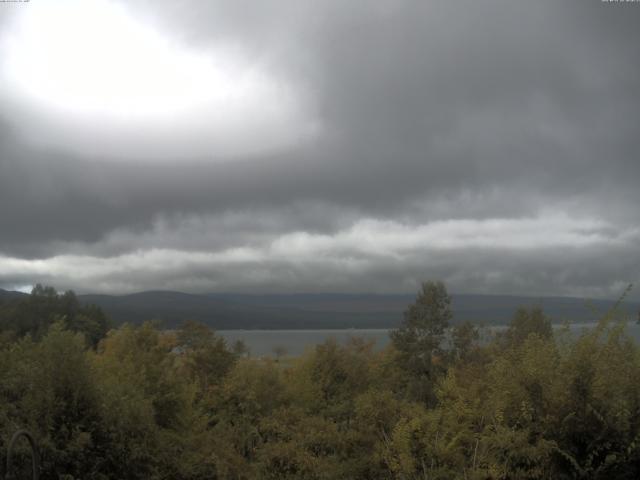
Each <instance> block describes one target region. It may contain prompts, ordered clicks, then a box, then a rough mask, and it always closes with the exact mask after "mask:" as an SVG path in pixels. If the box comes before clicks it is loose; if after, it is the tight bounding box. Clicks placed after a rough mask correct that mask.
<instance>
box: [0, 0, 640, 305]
mask: <svg viewBox="0 0 640 480" xmlns="http://www.w3.org/2000/svg"><path fill="white" fill-rule="evenodd" d="M128 6H129V8H130V10H131V12H132V14H133V15H139V16H140V18H144V19H145V20H147V21H148V22H150V23H151V24H152V25H154V26H155V27H156V28H158V29H160V30H161V31H163V32H166V33H167V35H171V37H172V38H174V39H176V41H177V42H179V43H181V44H184V45H187V46H189V47H191V48H197V49H202V50H203V51H206V50H207V49H211V48H215V46H216V45H217V44H219V43H220V42H225V43H230V44H233V45H236V46H237V47H238V48H240V49H241V50H242V51H243V52H245V54H246V55H247V56H248V58H250V59H254V60H255V61H257V62H259V63H260V65H263V66H264V67H265V68H266V69H268V70H271V71H274V72H277V74H278V76H279V77H282V78H286V79H289V80H291V82H292V84H293V85H295V86H296V88H297V89H298V90H299V91H300V92H303V94H304V95H305V96H306V97H309V98H310V99H311V104H312V109H313V112H312V114H310V115H311V116H313V117H314V118H316V120H317V121H318V122H319V124H320V133H319V135H318V136H317V137H315V138H314V139H312V140H309V141H307V142H303V143H300V144H297V145H295V146H291V147H288V148H283V149H280V150H278V151H276V152H270V153H268V154H264V155H252V156H249V157H240V158H235V157H225V156H220V155H217V156H216V158H211V159H209V158H203V156H202V154H201V152H195V151H194V152H191V151H189V149H186V150H185V152H184V154H183V155H180V156H179V157H176V158H175V159H172V160H166V159H164V160H163V161H154V159H153V158H149V159H147V160H140V159H139V158H137V159H136V160H135V161H127V160H126V159H122V158H120V159H118V160H113V159H112V158H111V157H113V156H114V155H115V154H114V152H112V151H110V150H109V148H108V147H107V148H104V149H101V150H100V151H97V152H93V153H92V155H91V157H92V158H90V159H87V158H85V157H86V155H82V154H78V153H77V152H75V153H74V152H73V151H72V150H71V149H69V150H65V148H64V146H62V147H61V146H57V147H56V148H55V149H52V148H45V147H42V146H36V145H35V144H34V143H33V142H31V141H27V140H25V139H24V136H25V132H24V131H21V130H20V129H21V128H22V129H23V130H24V126H19V125H15V123H16V122H15V121H12V118H13V115H12V113H16V114H17V112H12V111H10V110H7V109H5V110H4V111H1V112H0V116H1V117H2V120H3V122H4V124H3V125H4V126H3V128H2V132H0V218H2V222H3V229H2V234H1V235H0V254H1V255H4V257H6V258H14V259H16V260H17V259H50V258H54V257H56V255H76V256H79V257H78V258H76V259H73V260H69V262H70V263H73V262H76V261H77V262H79V264H83V263H82V262H83V260H82V258H80V257H82V256H85V257H86V258H85V260H84V262H86V263H85V265H86V269H87V271H91V272H94V270H95V272H96V273H88V275H89V277H90V278H91V279H92V281H94V282H95V284H96V289H103V290H112V291H124V290H127V289H136V290H138V289H142V288H158V287H162V288H180V289H187V290H203V291H206V290H214V289H230V288H235V289H239V290H243V289H244V290H247V289H248V290H252V289H253V290H260V289H266V290H269V289H271V290H278V289H283V290H291V289H294V290H300V289H302V290H327V289H329V290H331V289H334V288H337V289H341V290H350V291H354V290H356V291H357V290H362V289H364V290H366V289H372V290H376V291H394V290H398V289H399V290H405V291H406V290H413V288H414V287H415V284H416V282H418V281H419V280H420V279H421V278H423V277H425V276H427V277H441V278H444V279H446V280H448V281H450V283H451V284H452V286H453V288H454V289H458V290H465V291H470V292H471V291H492V292H504V293H529V292H532V293H533V292H535V293H551V292H557V293H567V294H580V293H585V294H594V295H603V294H609V293H611V290H612V289H613V290H615V289H616V288H618V287H619V285H620V284H621V282H625V281H633V280H636V279H637V276H638V274H637V270H638V268H639V267H640V248H639V247H637V246H636V244H637V243H636V242H635V241H636V240H637V225H638V222H639V221H640V215H639V214H638V210H637V205H638V204H639V202H640V194H639V193H638V191H639V189H637V187H636V183H637V180H638V179H639V178H640V162H639V161H638V160H637V158H636V156H637V151H638V135H637V129H638V125H640V122H639V121H638V120H639V119H638V106H639V102H638V87H640V83H639V80H638V79H639V78H640V63H638V62H637V61H636V56H637V55H636V52H637V44H638V41H639V40H640V33H638V29H637V23H638V20H640V7H639V6H637V5H634V4H624V3H621V4H609V3H602V2H600V1H587V2H584V1H569V2H553V1H539V2H508V1H496V0H492V1H488V2H472V1H463V2H425V1H415V2H409V1H407V2H384V1H381V2H375V3H371V2H369V1H367V2H364V1H362V2H360V1H356V2H348V3H345V2H338V1H335V2H319V3H317V4H314V5H309V4H303V3H301V2H295V1H281V2H267V1H261V2H226V1H217V2H208V3H206V4H203V3H202V2H176V1H172V2H168V1H167V2H161V1H160V2H158V1H155V2H146V1H137V2H131V3H130V4H128ZM2 21H3V20H2V17H0V25H2ZM12 108H15V107H12ZM96 128H99V126H96ZM36 133H37V132H36ZM33 135H34V133H33V132H31V136H32V137H33ZM36 136H37V135H36ZM144 154H145V152H140V155H141V156H144ZM151 157H152V156H151ZM557 213H562V214H563V215H564V216H565V217H563V218H566V219H567V225H566V226H564V225H563V223H562V222H561V221H560V222H559V221H557V217H556V216H554V215H555V214H557ZM491 219H510V220H511V221H513V222H515V223H514V225H515V226H516V227H515V229H514V228H511V227H510V226H509V225H506V226H505V227H504V235H503V239H506V240H509V239H511V238H514V235H515V233H514V231H515V230H517V225H518V223H517V222H518V221H521V220H522V219H538V220H539V223H538V224H536V225H537V226H538V227H539V228H541V229H545V228H547V229H550V231H549V232H548V236H549V237H550V238H558V242H559V243H558V245H559V248H560V249H559V250H558V249H554V247H553V246H552V245H536V244H535V243H531V244H528V245H527V246H526V248H521V249H515V250H514V249H511V248H509V245H508V242H507V243H505V242H504V241H500V238H501V235H500V233H499V232H498V231H494V230H491V233H487V234H486V235H488V237H487V238H490V240H489V243H491V242H494V243H496V244H498V247H496V248H491V249H489V250H486V249H487V248H489V247H488V246H487V245H486V244H485V243H486V242H484V243H483V241H481V240H478V239H477V238H476V239H475V240H473V241H471V240H469V241H468V242H466V243H465V242H463V243H462V244H459V245H457V246H456V247H452V248H450V249H445V250H446V251H445V252H444V253H443V252H442V251H441V250H439V249H438V248H433V247H432V245H430V244H425V245H424V246H423V247H421V248H414V249H413V250H411V249H410V250H407V249H406V247H401V246H398V247H394V246H389V248H388V249H387V250H385V251H384V252H377V253H376V254H375V255H373V254H371V255H370V254H366V255H365V254H363V255H364V256H365V257H366V259H365V260H362V261H360V263H358V262H356V263H357V265H355V266H352V268H351V269H350V267H349V266H348V264H347V263H348V262H347V261H348V260H349V259H353V258H358V252H359V251H360V250H361V249H359V248H358V247H357V244H358V242H360V241H365V240H366V239H367V238H369V237H368V236H371V235H374V236H375V235H376V234H378V233H380V231H379V230H378V229H377V228H374V229H370V230H367V229H366V228H365V229H364V230H363V231H360V230H357V229H356V233H353V228H354V225H358V222H362V221H369V220H371V221H383V222H384V221H392V222H395V223H394V224H393V225H392V226H391V227H389V228H390V230H391V231H397V232H398V239H397V240H396V241H397V242H398V243H401V242H402V240H401V239H402V238H403V237H406V236H407V235H409V236H410V235H411V234H412V231H415V230H419V229H420V228H424V227H425V226H428V225H432V224H433V222H438V221H446V220H451V221H465V220H474V221H479V222H483V221H491ZM571 219H578V224H575V225H573V224H571V225H569V223H570V220H571ZM580 221H585V222H587V224H589V225H591V224H590V223H589V222H596V223H598V222H599V223H598V228H600V229H602V230H603V231H605V232H606V235H602V236H601V237H598V239H597V241H593V242H591V243H589V244H588V247H585V246H580V239H581V238H583V237H584V238H592V237H589V235H591V233H590V232H586V233H585V232H584V231H583V230H581V229H582V228H583V227H584V226H583V225H582V224H580V223H579V222H580ZM483 225H485V224H483V223H480V224H478V229H479V230H482V228H484V227H483ZM565 227H566V228H565ZM584 228H587V227H584ZM589 228H591V227H589ZM594 228H595V227H594ZM406 229H408V230H406ZM383 230H384V229H383ZM587 230H588V228H587ZM437 231H439V230H437ZM345 232H347V233H345ZM348 232H351V233H348ZM567 232H569V233H571V234H572V235H574V234H575V235H576V236H575V237H571V238H572V239H573V241H575V245H574V246H573V247H572V246H571V245H569V244H567V243H566V242H564V241H562V238H564V237H562V235H564V234H566V233H567ZM302 233H306V234H309V235H312V236H313V235H316V236H324V237H326V242H327V245H325V244H322V245H320V246H318V245H316V246H315V247H314V248H310V249H307V250H305V254H304V255H302V256H301V257H300V258H298V260H297V261H296V260H295V259H294V260H287V259H286V258H280V257H279V256H278V254H276V253H274V248H275V247H274V245H277V244H278V242H279V241H282V239H283V238H284V239H285V240H286V242H288V241H289V240H291V237H290V236H291V235H296V234H302ZM582 234H584V235H583V236H580V235H582ZM344 235H346V236H347V237H348V238H349V239H350V240H349V242H348V243H349V245H350V246H349V249H351V250H349V252H348V253H345V252H344V251H343V250H341V248H342V247H340V245H342V244H341V243H340V242H341V240H340V238H341V236H344ZM349 235H351V236H349ZM459 235H462V233H460V232H458V231H457V230H452V231H449V230H447V231H446V232H443V233H442V238H443V239H445V240H446V241H449V242H451V243H452V244H455V243H456V241H457V240H458V239H459V238H460V237H459ZM464 235H471V234H470V233H469V232H467V231H466V230H465V233H464ZM324 237H323V238H324ZM561 237H562V238H561ZM420 238H422V237H420ZM424 238H425V242H434V238H433V237H432V236H431V234H429V235H427V236H426V237H424ZM465 238H466V237H465ZM298 240H299V241H301V242H305V241H307V242H308V241H311V242H313V241H314V240H313V239H311V240H310V239H309V238H306V237H305V238H302V239H301V240H300V239H298ZM298 240H296V241H298ZM323 241H324V240H323ZM286 242H285V243H286ZM478 242H479V243H480V245H479V246H478ZM287 244H288V243H287ZM238 248H240V249H241V248H247V249H250V251H251V252H252V253H251V255H249V256H248V257H246V258H245V257H242V261H239V260H238V259H237V258H235V257H234V255H235V254H230V253H229V252H230V251H231V252H233V249H238ZM412 248H413V247H412ZM149 249H158V251H160V252H163V253H161V254H160V257H161V258H162V259H163V260H162V261H165V262H168V263H169V264H171V262H170V261H168V259H169V258H174V259H176V260H175V265H176V266H175V268H174V269H171V268H169V269H168V270H167V271H164V272H163V273H158V272H157V271H154V269H153V268H150V267H149V266H148V264H146V263H145V261H146V262H151V261H152V260H153V259H154V258H155V257H146V260H141V258H142V257H135V258H133V257H127V255H132V252H139V251H141V250H142V251H144V250H149ZM276 250H277V249H276ZM410 251H414V253H413V254H412V253H410ZM203 252H206V253H209V254H213V255H220V256H221V257H220V258H218V257H216V258H214V259H210V258H209V259H205V260H203V259H199V257H197V255H199V254H201V253H203ZM189 255H196V257H189ZM229 255H231V258H233V260H229V258H228V257H229ZM318 255H320V257H321V258H323V259H324V260H325V261H324V262H321V263H318V262H314V261H312V260H313V258H314V256H318ZM181 256H182V257H181ZM61 258H62V257H61ZM65 258H66V257H65ZM83 258H84V257H83ZM102 258H110V259H111V260H110V262H112V263H113V264H114V265H116V264H117V265H121V264H122V265H124V264H126V262H129V263H130V264H132V265H136V266H137V270H136V269H133V270H131V269H126V268H124V267H123V268H122V269H120V268H113V269H111V270H108V269H106V267H104V266H102V265H96V264H100V262H101V260H100V259H102ZM180 258H181V260H180ZM434 258H436V259H437V260H434ZM199 260H203V261H201V262H200V263H199ZM137 262H139V263H137ZM345 262H347V263H345ZM199 264H200V265H201V267H198V265H199ZM20 265H22V264H20ZM31 267H32V265H31V266H29V267H28V268H27V266H24V268H23V267H15V266H14V267H11V268H13V270H12V272H13V273H7V274H5V275H4V276H0V284H4V285H19V284H22V283H30V282H32V281H34V279H35V280H38V279H40V278H42V277H44V278H45V279H49V280H50V281H51V282H55V283H57V284H60V285H63V286H69V287H75V288H82V287H81V283H82V282H80V281H78V280H77V278H78V273H77V271H75V270H74V271H67V270H65V269H64V268H63V267H64V265H61V264H58V263H56V264H55V265H53V264H52V265H51V266H50V267H46V268H50V269H52V270H51V273H50V275H47V273H48V272H47V271H43V270H37V269H36V270H33V269H32V270H30V268H31ZM21 268H22V270H20V269H21ZM56 269H58V270H56ZM9 270H10V269H9V268H7V271H9ZM45 270H46V269H45ZM62 270H64V272H63V273H60V272H62ZM71 270H73V269H71ZM107 270H108V271H107ZM20 272H24V273H20ZM34 272H35V273H34ZM123 272H124V273H123ZM38 275H40V277H38V278H35V277H37V276H38ZM125 277H126V278H125Z"/></svg>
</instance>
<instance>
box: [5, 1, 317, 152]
mask: <svg viewBox="0 0 640 480" xmlns="http://www.w3.org/2000/svg"><path fill="white" fill-rule="evenodd" d="M0 51H1V52H2V57H1V58H2V59H3V60H2V61H1V62H0V65H1V66H2V67H1V69H2V71H3V72H4V75H5V80H6V81H8V82H9V84H10V85H11V86H12V87H13V89H14V90H16V91H18V92H20V93H21V95H20V97H21V100H22V101H23V102H24V103H26V104H27V105H28V107H29V108H30V111H31V118H30V121H33V118H34V117H36V118H37V120H38V121H41V120H42V119H43V118H46V119H48V121H49V122H50V123H52V124H56V125H59V124H60V122H62V123H63V124H66V125H67V126H68V130H69V132H70V131H74V132H75V133H77V132H78V129H83V128H87V124H88V125H89V127H95V128H96V129H97V130H99V131H100V132H99V134H96V135H94V136H93V137H94V138H93V141H92V142H89V143H90V144H92V145H94V146H95V145H96V142H95V140H96V137H99V136H100V135H102V136H103V137H102V138H106V139H108V141H106V142H104V144H105V145H108V144H111V143H112V140H116V138H113V137H114V136H115V137H118V136H120V137H123V138H121V140H123V141H121V142H117V143H118V144H119V145H122V146H123V149H124V150H122V151H116V152H114V153H115V154H116V155H124V156H127V155H132V154H133V155H135V154H136V153H138V154H139V155H138V156H146V155H149V152H151V156H153V154H154V153H155V152H167V149H168V150H169V153H170V154H175V153H179V152H180V151H181V149H182V148H183V147H184V146H185V145H191V146H196V147H197V148H195V150H194V151H193V152H192V153H193V155H195V156H198V155H206V154H208V153H213V154H221V153H222V154H242V153H251V151H252V150H253V151H264V150H268V149H273V148H278V147H281V146H283V145H286V144H289V143H292V142H296V141H299V140H300V139H301V138H303V137H305V136H308V134H309V133H310V132H312V130H314V127H313V125H312V124H313V122H312V121H308V120H307V119H305V118H303V117H304V116H305V115H304V112H303V110H304V109H303V107H302V105H301V103H302V102H301V101H300V99H299V98H297V97H298V96H297V95H296V94H295V92H294V91H293V89H292V88H291V87H290V86H288V85H286V84H284V83H283V82H282V81H279V79H276V78H274V76H273V75H271V74H270V73H269V72H268V71H267V70H266V69H265V68H263V67H261V66H260V65H258V64H256V63H255V62H250V61H249V60H248V59H247V58H244V57H243V56H242V54H241V52H240V51H239V50H238V49H233V48H230V47H221V48H219V49H217V50H215V51H213V52H197V51H190V50H188V49H187V48H185V47H184V46H181V45H178V44H176V43H174V42H172V41H171V39H170V38H168V37H164V36H163V35H161V34H160V33H158V32H157V31H155V30H154V29H152V28H151V27H149V26H147V25H145V24H144V23H141V22H139V21H138V20H136V19H135V18H134V17H132V16H131V15H130V14H129V12H128V11H127V10H126V9H125V8H124V7H123V6H121V5H119V4H116V3H113V2H110V1H107V0H59V1H56V2H32V4H30V5H29V6H28V7H27V8H24V9H22V10H21V11H20V12H18V15H17V16H16V17H15V18H14V21H13V23H12V24H11V25H10V28H9V29H8V31H7V33H6V34H5V35H4V36H3V37H2V39H1V40H0ZM0 73H1V72H0ZM296 125H298V126H299V127H297V128H292V127H295V126H296ZM300 126H301V127H300ZM58 128H59V127H58ZM132 128H135V129H136V130H137V131H136V135H135V137H133V136H131V135H130V132H131V129H132ZM138 129H143V130H144V132H143V133H142V134H141V132H140V130H138ZM69 132H66V134H65V132H64V131H61V132H57V133H56V135H55V136H56V137H57V138H62V139H63V140H66V141H68V142H70V143H72V144H73V143H74V142H73V138H74V135H70V134H69ZM128 132H129V133H128ZM145 132H146V134H145ZM85 133H86V132H85ZM75 136H76V137H77V135H75ZM247 137H249V138H252V139H253V141H254V143H253V144H252V143H251V142H247V140H246V139H247ZM168 141H174V145H175V147H176V148H171V146H170V145H164V143H167V142H168ZM158 142H159V143H160V145H159V147H160V148H153V147H152V145H153V144H156V143H158ZM101 143H103V142H100V141H98V142H97V145H100V144H101ZM71 146H72V147H75V148H76V149H80V150H82V149H83V145H71ZM84 147H86V145H84ZM173 150H176V151H175V152H173ZM140 152H144V153H140Z"/></svg>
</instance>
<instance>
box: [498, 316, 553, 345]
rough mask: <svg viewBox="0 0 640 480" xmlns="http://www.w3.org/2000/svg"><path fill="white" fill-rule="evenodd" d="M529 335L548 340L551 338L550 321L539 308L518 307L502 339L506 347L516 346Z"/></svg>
mask: <svg viewBox="0 0 640 480" xmlns="http://www.w3.org/2000/svg"><path fill="white" fill-rule="evenodd" d="M531 334H535V335H538V336H539V337H540V338H542V339H544V340H548V339H550V338H551V337H553V328H552V326H551V321H550V320H549V318H548V317H547V316H545V314H544V312H543V311H542V309H541V308H540V307H532V308H524V307H520V308H518V310H516V313H515V314H514V316H513V319H512V320H511V323H510V324H509V328H508V329H507V331H506V332H505V334H504V338H505V340H506V342H507V344H508V345H511V346H516V345H520V344H522V343H523V342H524V341H525V340H526V339H527V337H528V336H529V335H531Z"/></svg>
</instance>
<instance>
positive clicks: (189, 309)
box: [79, 291, 640, 330]
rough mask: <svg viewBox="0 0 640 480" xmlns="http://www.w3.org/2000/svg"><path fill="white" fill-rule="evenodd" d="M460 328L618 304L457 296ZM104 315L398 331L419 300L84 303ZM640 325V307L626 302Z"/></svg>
mask: <svg viewBox="0 0 640 480" xmlns="http://www.w3.org/2000/svg"><path fill="white" fill-rule="evenodd" d="M451 297H452V309H453V315H454V319H453V321H454V323H459V322H463V321H467V320H469V321H473V322H478V323H484V324H486V325H499V324H506V323H508V322H509V321H510V320H511V318H512V316H513V313H514V312H515V310H516V309H517V308H518V307H520V306H540V307H542V308H543V310H544V311H545V313H546V314H547V315H548V316H549V317H551V319H552V320H553V321H554V322H556V323H559V322H563V321H567V320H568V321H571V322H592V321H595V320H597V319H598V318H599V316H601V315H602V314H603V313H605V312H606V311H608V310H609V309H610V308H612V307H613V306H614V305H615V303H616V302H615V301H614V300H588V299H584V298H573V297H525V296H510V295H475V294H453V295H452V296H451ZM79 298H80V300H81V301H82V302H84V303H94V304H96V305H99V306H100V307H102V308H103V309H104V310H105V312H106V313H107V314H108V315H109V316H110V317H111V318H112V319H113V320H114V321H116V322H117V323H121V322H130V323H140V322H142V321H144V320H151V319H155V320H159V321H160V322H161V323H162V324H164V325H166V326H167V327H174V326H176V325H178V324H180V323H181V322H182V321H183V320H185V319H191V320H197V321H201V322H204V323H206V324H208V325H210V326H211V327H213V328H216V329H223V330H229V329H322V328H393V327H396V326H398V325H399V324H400V322H401V321H402V315H403V312H404V310H405V309H406V308H407V306H408V305H409V304H410V303H412V302H413V301H414V300H415V295H400V294H398V295H384V294H381V295H378V294H333V293H320V294H255V295H254V294H235V293H216V294H204V295H197V294H188V293H181V292H171V291H147V292H140V293H134V294H129V295H121V296H116V295H79ZM622 310H623V311H625V312H626V313H627V314H628V315H629V316H630V317H631V318H632V319H633V320H635V318H636V316H637V314H638V311H639V310H640V302H624V303H623V306H622Z"/></svg>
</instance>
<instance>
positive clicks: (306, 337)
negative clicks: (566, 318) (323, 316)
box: [217, 323, 640, 356]
mask: <svg viewBox="0 0 640 480" xmlns="http://www.w3.org/2000/svg"><path fill="white" fill-rule="evenodd" d="M594 326H595V324H594V323H576V324H572V325H571V331H572V332H574V333H575V334H576V335H578V334H579V333H581V332H582V331H584V330H585V329H589V328H593V327H594ZM559 327H560V326H559V325H554V328H559ZM504 328H505V327H504V326H493V327H488V328H487V329H485V330H486V331H485V332H484V333H483V338H485V339H487V338H488V337H490V336H491V335H492V333H495V332H497V331H500V330H502V329H504ZM627 332H628V333H629V334H630V335H631V337H633V338H634V339H635V340H636V341H640V325H637V324H636V323H629V324H627ZM217 333H218V334H219V335H221V336H223V337H224V338H225V339H226V340H227V342H228V343H229V344H230V345H231V344H233V342H235V341H237V340H242V341H243V342H244V343H245V344H246V345H247V347H248V348H249V351H250V352H251V355H254V356H264V355H273V353H274V350H275V349H284V351H285V352H286V355H300V354H302V353H304V351H305V350H306V349H308V348H313V347H314V346H315V345H318V344H320V343H323V342H324V341H326V340H328V339H330V338H334V339H335V340H336V341H338V342H339V343H342V344H344V343H346V342H347V341H348V340H349V338H353V337H358V338H363V339H365V340H372V341H373V342H374V343H375V346H376V348H384V347H385V346H386V345H387V344H388V343H389V330H388V329H342V330H337V329H336V330H219V331H218V332H217Z"/></svg>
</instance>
